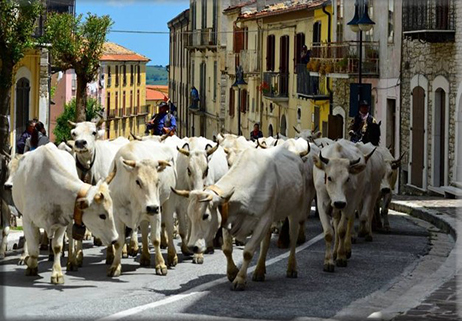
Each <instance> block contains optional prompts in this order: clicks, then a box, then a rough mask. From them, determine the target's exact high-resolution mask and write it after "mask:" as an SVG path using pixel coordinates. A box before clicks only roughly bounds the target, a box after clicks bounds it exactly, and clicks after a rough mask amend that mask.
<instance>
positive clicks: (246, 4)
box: [223, 0, 257, 13]
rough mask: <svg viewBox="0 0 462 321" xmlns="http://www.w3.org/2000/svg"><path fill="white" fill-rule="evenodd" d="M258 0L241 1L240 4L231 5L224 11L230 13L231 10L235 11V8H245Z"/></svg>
mask: <svg viewBox="0 0 462 321" xmlns="http://www.w3.org/2000/svg"><path fill="white" fill-rule="evenodd" d="M255 2H257V1H256V0H250V1H247V2H241V3H239V4H236V5H234V6H229V7H228V8H226V9H225V10H223V12H224V13H228V12H230V11H233V10H236V9H240V8H243V7H245V6H248V5H249V4H253V3H255Z"/></svg>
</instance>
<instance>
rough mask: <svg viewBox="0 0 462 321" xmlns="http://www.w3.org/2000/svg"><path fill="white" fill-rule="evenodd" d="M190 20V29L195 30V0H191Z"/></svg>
mask: <svg viewBox="0 0 462 321" xmlns="http://www.w3.org/2000/svg"><path fill="white" fill-rule="evenodd" d="M191 20H192V25H191V26H192V30H196V0H193V1H192V2H191Z"/></svg>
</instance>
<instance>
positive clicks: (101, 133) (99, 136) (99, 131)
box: [96, 129, 106, 139]
mask: <svg viewBox="0 0 462 321" xmlns="http://www.w3.org/2000/svg"><path fill="white" fill-rule="evenodd" d="M105 132H106V130H104V129H100V130H98V132H97V134H96V138H97V139H102V138H104V133H105Z"/></svg>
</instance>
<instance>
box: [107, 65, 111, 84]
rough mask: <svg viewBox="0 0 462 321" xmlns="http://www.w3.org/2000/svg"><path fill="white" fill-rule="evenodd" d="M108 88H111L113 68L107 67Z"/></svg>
mask: <svg viewBox="0 0 462 321" xmlns="http://www.w3.org/2000/svg"><path fill="white" fill-rule="evenodd" d="M107 86H108V87H111V66H107Z"/></svg>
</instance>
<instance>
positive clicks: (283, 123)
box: [281, 115, 287, 136]
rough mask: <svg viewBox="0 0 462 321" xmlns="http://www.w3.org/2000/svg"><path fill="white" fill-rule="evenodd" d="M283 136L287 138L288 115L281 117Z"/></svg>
mask: <svg viewBox="0 0 462 321" xmlns="http://www.w3.org/2000/svg"><path fill="white" fill-rule="evenodd" d="M281 134H282V135H284V136H287V121H286V115H282V117H281Z"/></svg>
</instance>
